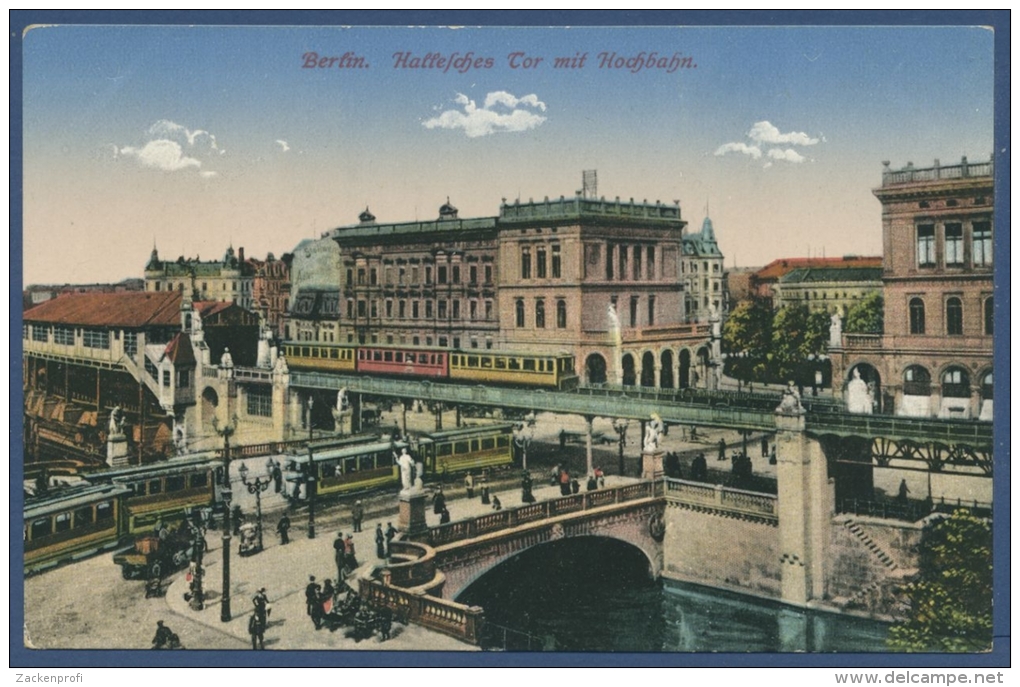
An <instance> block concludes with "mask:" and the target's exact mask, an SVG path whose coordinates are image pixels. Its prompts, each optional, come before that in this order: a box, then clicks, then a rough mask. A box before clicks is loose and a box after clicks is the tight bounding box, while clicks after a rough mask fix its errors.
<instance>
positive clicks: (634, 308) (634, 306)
mask: <svg viewBox="0 0 1020 687" xmlns="http://www.w3.org/2000/svg"><path fill="white" fill-rule="evenodd" d="M637 313H638V297H637V296H631V297H630V326H631V327H636V326H637Z"/></svg>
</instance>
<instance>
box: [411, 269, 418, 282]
mask: <svg viewBox="0 0 1020 687" xmlns="http://www.w3.org/2000/svg"><path fill="white" fill-rule="evenodd" d="M411 283H412V284H417V283H418V268H417V267H412V268H411Z"/></svg>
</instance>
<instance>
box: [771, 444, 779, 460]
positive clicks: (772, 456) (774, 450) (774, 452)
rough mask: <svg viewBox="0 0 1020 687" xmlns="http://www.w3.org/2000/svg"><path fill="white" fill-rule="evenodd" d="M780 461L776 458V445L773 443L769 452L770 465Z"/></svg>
mask: <svg viewBox="0 0 1020 687" xmlns="http://www.w3.org/2000/svg"><path fill="white" fill-rule="evenodd" d="M778 462H779V461H778V460H776V445H775V444H772V450H771V451H770V452H769V465H775V464H776V463H778Z"/></svg>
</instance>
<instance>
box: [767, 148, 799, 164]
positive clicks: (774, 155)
mask: <svg viewBox="0 0 1020 687" xmlns="http://www.w3.org/2000/svg"><path fill="white" fill-rule="evenodd" d="M769 159H771V160H782V161H783V162H794V163H800V162H804V161H806V160H807V158H806V157H804V156H803V155H801V154H800V153H798V152H797V151H796V150H794V149H793V148H786V149H780V148H772V149H770V150H769Z"/></svg>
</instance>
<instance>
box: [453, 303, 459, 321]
mask: <svg viewBox="0 0 1020 687" xmlns="http://www.w3.org/2000/svg"><path fill="white" fill-rule="evenodd" d="M453 319H455V320H459V319H460V301H459V300H455V301H453Z"/></svg>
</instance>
